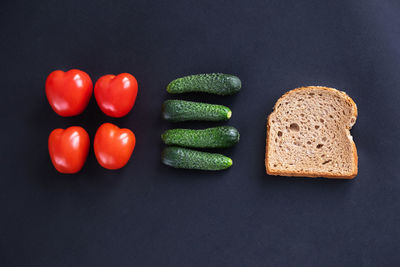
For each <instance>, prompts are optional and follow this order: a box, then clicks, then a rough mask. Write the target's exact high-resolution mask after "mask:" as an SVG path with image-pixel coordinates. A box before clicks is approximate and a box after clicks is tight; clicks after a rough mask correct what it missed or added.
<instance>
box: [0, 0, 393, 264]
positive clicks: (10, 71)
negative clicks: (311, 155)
mask: <svg viewBox="0 0 400 267" xmlns="http://www.w3.org/2000/svg"><path fill="white" fill-rule="evenodd" d="M399 14H400V3H399V2H398V1H395V0H393V1H378V0H376V1H372V0H365V1H347V0H341V1H318V0H315V1H298V0H293V1H278V0H276V1H174V2H170V1H62V2H61V1H54V2H53V1H22V2H16V1H3V2H2V5H1V8H0V40H1V41H0V59H1V62H0V71H1V72H0V73H1V100H0V101H1V105H0V108H1V109H0V111H1V113H0V119H1V125H2V126H1V131H0V140H1V159H0V160H1V165H2V170H1V179H0V212H1V218H0V260H1V262H0V265H1V266H396V265H397V266H399V264H400V255H399V252H400V244H399V242H400V230H399V227H400V202H399V201H400V194H399V192H400V175H399V171H398V168H399V165H400V161H399V156H400V155H399V150H400V145H399V134H400V127H399V125H400V124H399V119H400V117H399V115H400V107H399V105H398V104H399V101H400V16H399ZM71 68H78V69H82V70H84V71H86V72H87V73H89V75H90V76H91V77H92V80H93V81H94V82H95V81H96V80H97V79H98V78H99V77H100V76H102V75H104V74H110V73H113V74H118V73H121V72H129V73H131V74H133V75H134V76H135V77H136V78H137V80H138V82H139V94H138V98H137V101H136V105H135V106H134V108H133V110H132V111H131V112H130V113H129V115H128V116H126V117H125V118H122V119H111V118H108V117H107V116H105V115H104V114H102V113H101V111H100V110H99V108H98V107H97V106H96V103H95V101H94V99H93V98H92V99H91V102H90V104H89V107H88V108H87V109H86V110H85V111H84V113H83V114H82V115H80V116H77V117H73V118H62V117H59V116H57V115H56V114H55V113H54V112H53V111H52V109H51V108H50V106H49V105H48V103H47V100H46V97H45V91H44V83H45V79H46V77H47V75H48V74H49V73H50V72H51V71H53V70H55V69H62V70H68V69H71ZM207 72H224V73H231V74H236V75H238V76H239V77H240V78H241V79H242V82H243V88H242V91H241V92H240V93H239V94H238V95H236V96H232V97H216V96H207V95H195V96H193V95H187V96H182V98H184V99H193V100H203V101H208V102H212V103H220V104H225V105H228V106H230V107H231V109H232V110H233V117H232V119H231V120H230V121H229V122H228V123H227V124H229V125H233V126H235V127H237V128H238V129H239V130H240V132H241V137H242V138H241V141H240V143H239V144H238V145H237V146H236V147H234V148H232V149H227V150H223V151H221V152H223V153H225V154H226V155H229V156H231V157H232V158H233V161H234V165H233V167H232V168H230V169H229V170H227V171H223V172H215V173H208V172H196V171H186V170H175V169H171V168H168V167H166V166H163V165H162V164H161V163H160V151H161V149H162V147H163V146H162V144H161V140H160V134H161V133H162V131H164V130H165V129H167V128H170V127H175V126H176V127H194V128H196V127H197V128H202V127H208V126H215V125H219V124H212V123H186V124H184V123H182V124H175V125H173V124H169V123H167V122H164V121H162V120H161V118H160V106H161V103H162V101H164V100H165V99H168V98H174V97H172V96H169V95H167V93H166V91H165V87H166V85H167V84H168V82H170V81H171V80H173V79H174V78H177V77H180V76H184V75H189V74H194V73H207ZM304 85H325V86H330V87H335V88H338V89H341V90H344V91H346V92H347V93H348V94H349V95H350V96H351V97H352V98H353V99H354V100H355V102H356V103H357V105H358V108H359V117H358V120H357V123H356V124H355V126H354V128H353V130H352V134H353V136H354V140H355V142H356V145H357V148H358V153H359V174H358V176H357V178H356V179H354V180H352V181H335V180H324V179H305V178H297V179H296V178H285V177H272V176H268V175H266V174H265V170H264V147H265V123H266V117H267V115H268V114H269V113H270V112H271V110H272V107H273V104H274V103H275V101H276V100H277V98H278V97H279V96H281V95H282V94H283V93H284V92H285V91H287V90H290V89H293V88H296V87H299V86H304ZM179 98H181V97H180V96H179ZM103 122H113V123H115V124H117V125H118V126H120V127H127V128H130V129H131V130H132V131H133V132H134V133H135V134H136V137H137V144H136V148H135V151H134V153H133V156H132V158H131V160H130V162H129V163H128V165H127V166H126V167H125V168H123V169H121V170H118V171H107V170H105V169H103V168H101V167H100V166H99V165H98V164H97V162H96V160H95V157H94V154H93V149H92V148H91V151H90V154H89V157H88V160H87V162H86V164H85V166H84V168H83V170H82V171H81V172H80V173H79V174H77V175H61V174H59V173H57V172H56V171H55V169H54V168H53V166H52V165H51V162H50V159H49V156H48V152H47V138H48V135H49V133H50V132H51V131H52V130H53V129H55V128H58V127H61V128H65V127H68V126H72V125H80V126H83V127H84V128H85V129H86V130H87V131H88V132H89V135H90V137H91V139H92V140H93V137H94V133H95V131H96V129H97V127H99V126H100V125H101V124H102V123H103Z"/></svg>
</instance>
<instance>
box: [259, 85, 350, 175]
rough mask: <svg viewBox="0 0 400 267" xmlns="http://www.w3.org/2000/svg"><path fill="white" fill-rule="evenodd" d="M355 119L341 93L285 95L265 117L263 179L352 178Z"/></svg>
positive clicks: (315, 90) (308, 90)
mask: <svg viewBox="0 0 400 267" xmlns="http://www.w3.org/2000/svg"><path fill="white" fill-rule="evenodd" d="M356 119H357V106H356V104H355V103H354V101H353V100H352V99H351V98H350V97H349V96H348V95H347V94H346V93H344V92H341V91H338V90H336V89H333V88H327V87H321V86H309V87H301V88H297V89H294V90H291V91H289V92H287V93H286V94H284V95H283V96H282V97H281V98H279V99H278V101H277V102H276V104H275V107H274V111H273V112H272V113H271V114H270V115H269V117H268V124H267V146H266V155H265V167H266V170H267V173H268V174H270V175H282V176H302V177H327V178H343V179H351V178H354V177H355V176H356V175H357V149H356V146H355V144H354V142H353V138H352V136H351V135H350V129H351V127H352V126H353V125H354V123H355V122H356Z"/></svg>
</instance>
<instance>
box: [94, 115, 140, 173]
mask: <svg viewBox="0 0 400 267" xmlns="http://www.w3.org/2000/svg"><path fill="white" fill-rule="evenodd" d="M135 144H136V138H135V135H134V134H133V133H132V131H131V130H129V129H120V128H118V126H116V125H114V124H111V123H104V124H102V125H101V126H100V127H99V129H97V132H96V136H95V137H94V153H95V155H96V158H97V161H98V162H99V164H100V165H101V166H103V167H104V168H106V169H109V170H115V169H119V168H122V167H124V166H125V164H126V163H127V162H128V160H129V158H130V157H131V155H132V152H133V149H134V148H135Z"/></svg>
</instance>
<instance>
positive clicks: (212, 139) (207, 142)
mask: <svg viewBox="0 0 400 267" xmlns="http://www.w3.org/2000/svg"><path fill="white" fill-rule="evenodd" d="M239 138H240V134H239V132H238V130H236V128H234V127H231V126H219V127H213V128H208V129H204V130H191V129H171V130H167V131H165V132H164V133H163V134H162V135H161V139H162V140H163V141H164V143H165V144H167V145H177V146H183V147H196V148H225V147H231V146H233V145H235V144H236V143H237V142H239Z"/></svg>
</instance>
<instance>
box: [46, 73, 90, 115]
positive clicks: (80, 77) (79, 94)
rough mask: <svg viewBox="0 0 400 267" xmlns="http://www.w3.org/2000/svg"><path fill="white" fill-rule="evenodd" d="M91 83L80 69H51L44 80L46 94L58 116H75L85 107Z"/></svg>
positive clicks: (88, 98)
mask: <svg viewBox="0 0 400 267" xmlns="http://www.w3.org/2000/svg"><path fill="white" fill-rule="evenodd" d="M92 91H93V83H92V80H91V79H90V77H89V75H88V74H87V73H86V72H83V71H81V70H69V71H67V72H63V71H61V70H56V71H53V72H52V73H50V74H49V76H48V77H47V80H46V96H47V100H49V103H50V106H51V107H52V108H53V110H54V111H55V112H56V113H57V114H58V115H60V116H63V117H70V116H75V115H78V114H80V113H82V111H83V110H84V109H85V108H86V106H87V104H88V103H89V100H90V97H91V96H92Z"/></svg>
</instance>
